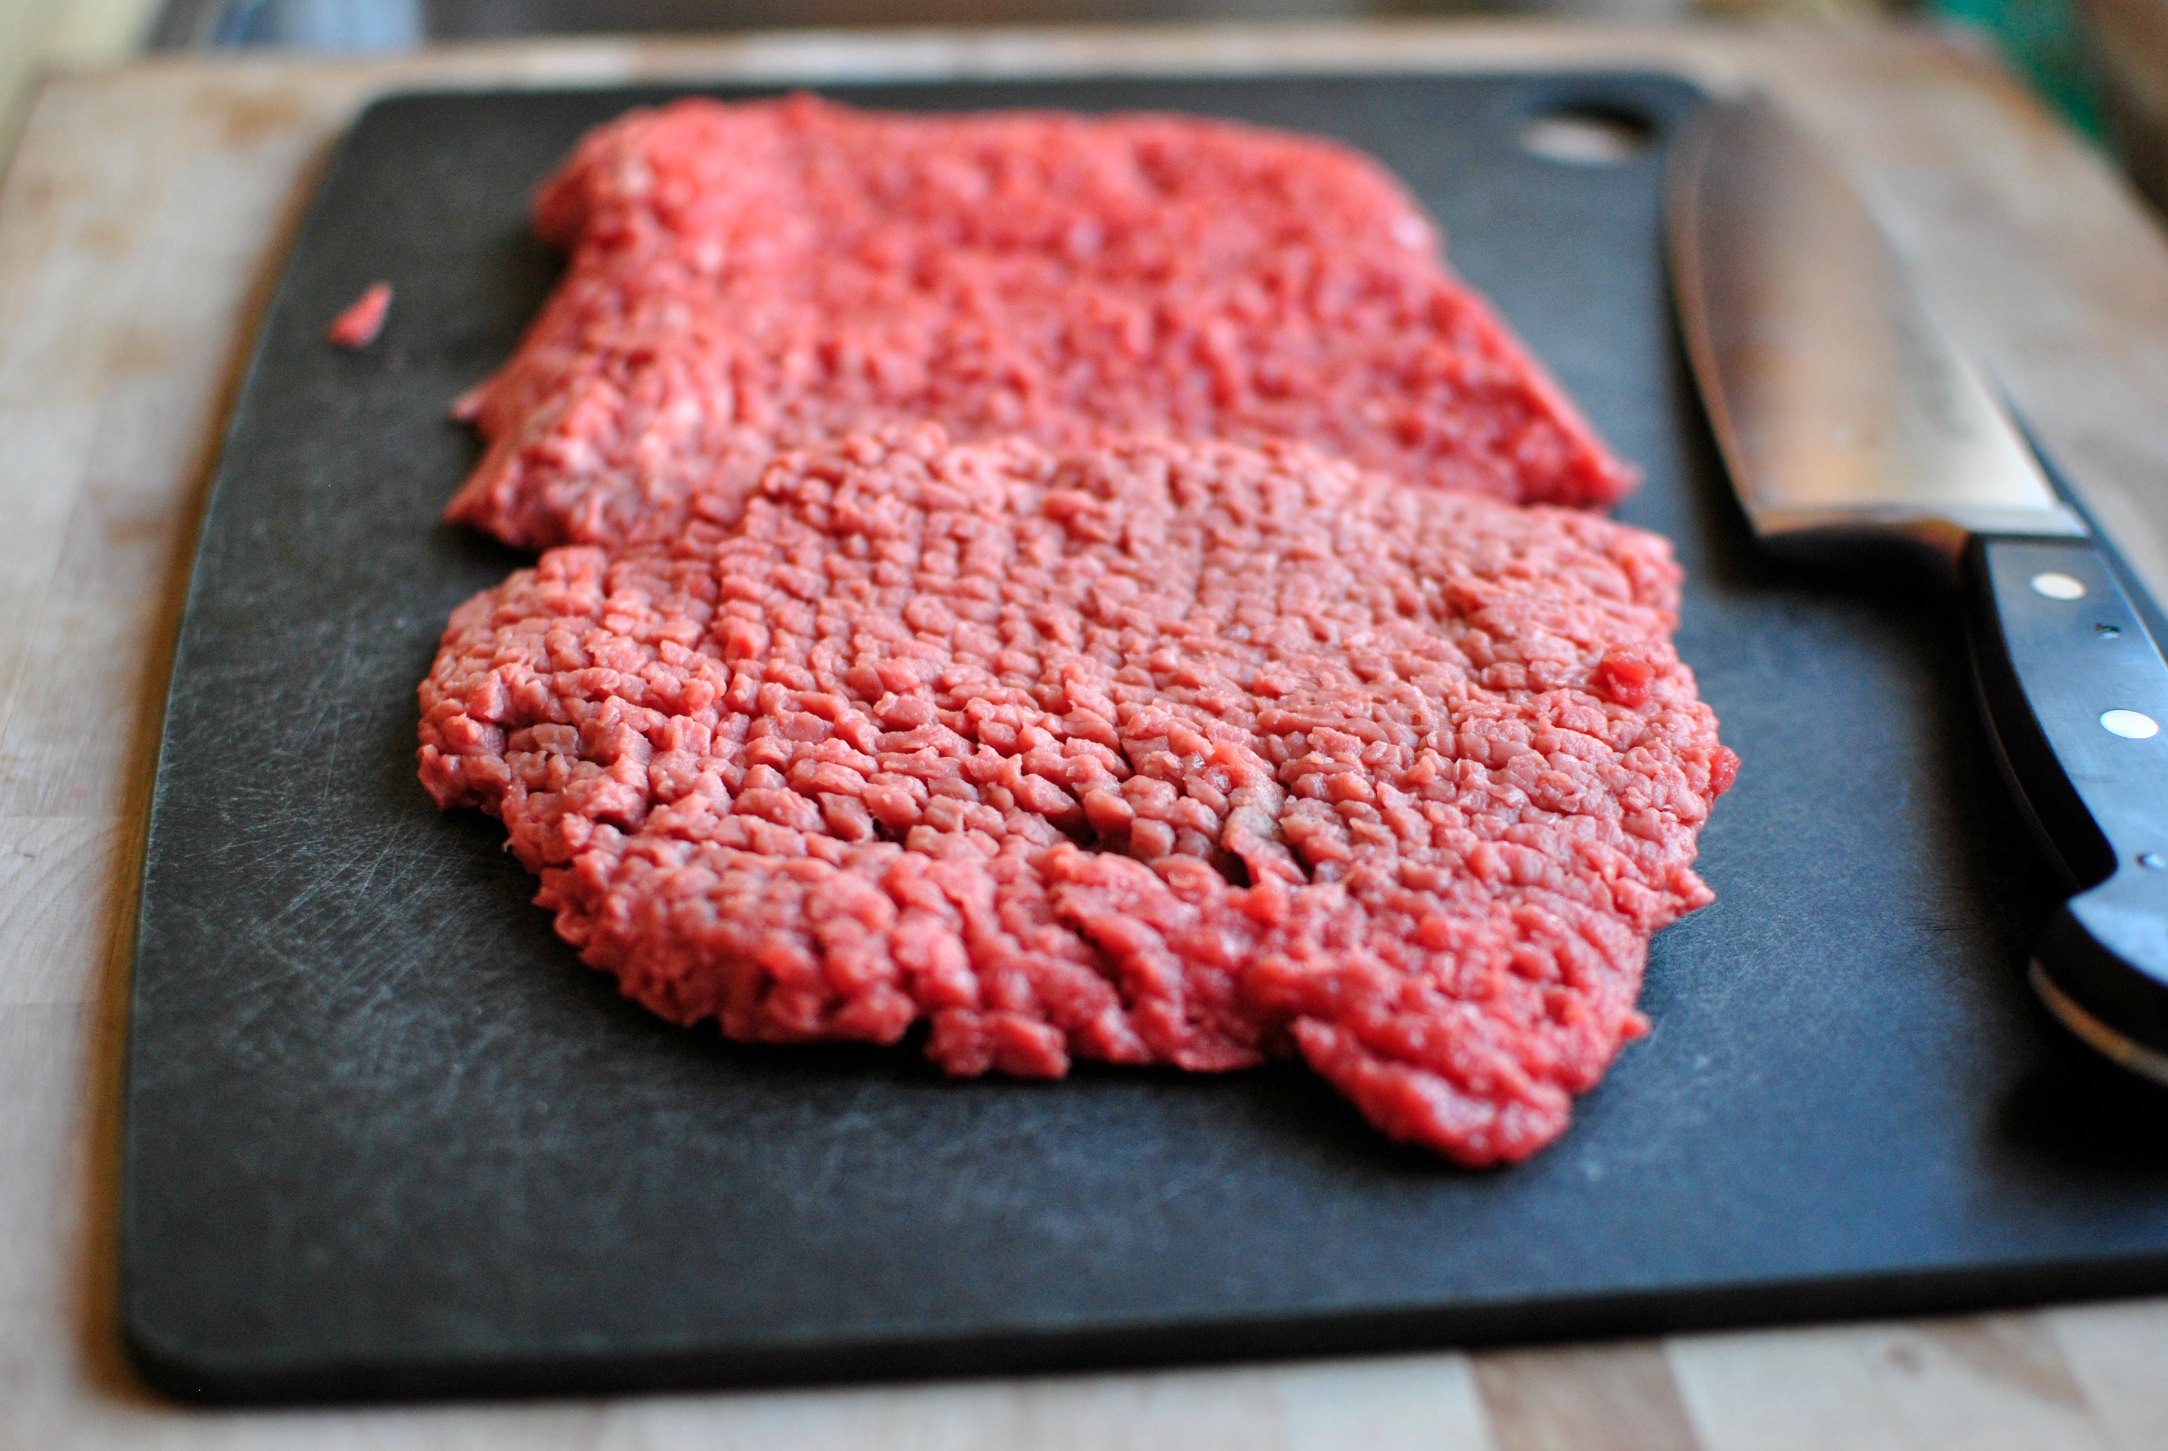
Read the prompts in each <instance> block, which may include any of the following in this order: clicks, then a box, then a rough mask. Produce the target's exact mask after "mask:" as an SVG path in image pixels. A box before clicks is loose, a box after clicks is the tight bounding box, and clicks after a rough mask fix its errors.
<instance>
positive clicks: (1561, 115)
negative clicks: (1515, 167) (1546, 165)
mask: <svg viewBox="0 0 2168 1451" xmlns="http://www.w3.org/2000/svg"><path fill="white" fill-rule="evenodd" d="M1655 140H1656V122H1655V120H1654V118H1652V117H1650V116H1648V115H1646V114H1644V113H1643V112H1641V111H1638V110H1635V109H1634V108H1632V107H1630V106H1618V105H1609V104H1606V103H1603V102H1590V101H1574V102H1569V103H1567V104H1566V105H1562V106H1554V107H1552V108H1551V109H1550V110H1548V111H1544V112H1541V113H1540V114H1538V115H1536V116H1534V117H1532V118H1530V120H1529V122H1528V124H1527V125H1525V126H1523V127H1522V128H1521V135H1520V142H1521V149H1522V150H1524V151H1527V152H1530V153H1532V154H1533V155H1536V156H1540V157H1542V158H1543V159H1544V160H1545V161H1556V162H1560V163H1562V164H1564V165H1567V166H1617V165H1620V164H1621V163H1623V162H1628V161H1631V160H1633V159H1634V158H1635V157H1637V156H1639V155H1641V153H1642V152H1644V151H1646V150H1648V149H1649V147H1650V146H1651V145H1652V144H1653V143H1654V142H1655Z"/></svg>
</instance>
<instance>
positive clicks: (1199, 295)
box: [449, 97, 1633, 547]
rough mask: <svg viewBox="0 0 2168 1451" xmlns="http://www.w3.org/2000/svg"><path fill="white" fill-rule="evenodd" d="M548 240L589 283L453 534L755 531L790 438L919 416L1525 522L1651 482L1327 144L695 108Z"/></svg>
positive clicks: (1356, 168)
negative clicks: (693, 523) (1392, 490)
mask: <svg viewBox="0 0 2168 1451" xmlns="http://www.w3.org/2000/svg"><path fill="white" fill-rule="evenodd" d="M535 218H536V225H537V227H538V229H539V230H540V232H541V234H542V235H543V236H544V237H545V238H547V239H548V240H550V241H551V242H554V243H556V244H559V245H561V246H563V247H565V248H566V249H567V250H568V251H569V252H570V268H569V270H568V272H567V274H566V276H565V279H564V281H563V283H562V284H561V285H560V286H559V288H558V289H557V291H556V293H555V294H554V295H553V296H552V297H551V298H550V300H549V302H548V304H547V306H546V307H545V308H544V310H543V312H542V315H541V317H540V318H539V319H538V320H537V321H536V323H535V324H534V326H533V328H532V330H531V331H530V332H529V334H528V336H527V338H526V340H525V341H524V342H523V343H522V344H521V346H520V349H519V351H518V352H517V354H516V355H515V356H514V357H513V358H512V359H511V360H510V362H509V363H507V364H506V366H505V367H504V368H503V369H502V371H500V372H499V373H497V374H496V375H495V376H494V377H493V378H491V379H490V380H489V381H488V382H487V383H485V384H484V385H482V386H481V387H480V388H478V389H477V390H476V391H475V392H474V393H472V394H470V395H469V396H468V398H467V399H465V400H463V401H462V403H461V408H460V411H461V413H462V416H465V417H469V418H471V419H472V420H473V421H474V422H475V423H476V424H477V425H478V426H479V428H480V430H481V432H482V434H483V436H484V437H485V438H486V439H487V440H488V443H489V448H488V450H487V453H486V455H485V456H484V458H483V460H482V462H481V464H480V465H479V467H478V468H477V469H476V470H475V472H474V474H473V476H472V477H471V478H470V479H469V481H468V482H467V484H466V486H465V487H464V488H463V489H462V490H461V491H460V493H459V495H458V497H457V498H456V499H455V500H454V501H453V502H452V504H451V507H450V510H449V513H450V516H451V517H452V518H454V519H457V520H463V521H465V522H468V523H471V524H474V525H476V526H478V527H480V528H483V529H487V530H489V531H490V532H492V533H494V534H497V535H498V536H500V537H501V538H503V539H505V540H506V541H508V542H510V543H513V544H518V545H526V546H534V547H543V546H549V545H554V544H559V543H565V542H568V541H569V542H590V543H593V542H609V541H611V540H614V539H618V538H621V537H624V536H625V534H626V533H627V532H628V531H630V530H632V529H633V528H635V527H636V526H640V527H649V526H652V527H660V528H671V527H675V526H676V524H677V522H678V521H679V519H680V517H681V515H682V512H683V510H684V508H685V507H686V505H687V502H688V500H689V499H690V498H692V497H693V496H694V495H695V494H696V493H697V494H698V496H699V497H701V498H702V499H704V500H705V501H706V503H707V505H708V507H710V508H711V509H713V510H716V511H719V512H720V513H721V514H722V515H723V516H725V517H727V516H728V515H729V513H731V512H732V511H734V510H735V509H736V508H737V507H738V505H739V504H740V503H741V502H742V499H743V497H744V494H745V491H746V490H747V489H749V488H750V487H751V486H752V482H753V480H754V479H755V478H757V476H758V473H759V469H760V466H761V465H762V464H763V463H764V462H765V460H766V459H767V457H768V456H769V455H770V454H771V453H772V452H773V451H774V450H775V448H777V447H778V446H797V445H801V444H807V443H813V442H818V441H819V440H822V439H826V438H831V437H840V436H842V435H844V434H846V433H850V432H857V431H871V430H873V429H875V428H878V427H881V426H886V425H892V424H902V425H910V424H915V423H918V422H920V421H933V422H938V423H941V424H943V425H945V426H946V427H947V428H948V429H949V430H950V431H951V433H952V434H953V435H954V436H957V437H959V438H986V437H994V436H1000V435H1009V434H1015V435H1021V436H1024V437H1028V438H1031V439H1034V440H1036V441H1037V442H1039V443H1041V444H1044V445H1047V446H1049V447H1053V448H1056V449H1074V448H1081V447H1086V446H1089V445H1090V444H1091V443H1092V442H1094V441H1095V440H1098V439H1101V438H1111V437H1117V436H1131V435H1154V434H1163V435H1169V436H1178V437H1194V438H1205V437H1213V438H1225V439H1231V440H1234V441H1238V442H1251V443H1263V442H1269V441H1274V440H1280V439H1295V440H1301V441H1307V442H1309V443H1312V444H1315V445H1317V446H1318V447H1321V448H1323V449H1326V450H1328V451H1330V452H1333V453H1336V454H1338V455H1340V456H1342V457H1345V458H1349V459H1352V460H1354V461H1356V462H1359V463H1362V464H1364V465H1367V466H1370V467H1373V468H1377V469H1380V470H1382V471H1384V472H1387V473H1389V474H1391V475H1393V476H1394V477H1397V478H1400V479H1404V480H1408V481H1412V482H1417V483H1423V484H1430V485H1436V486H1438V487H1441V488H1448V489H1456V490H1465V491H1469V492H1473V493H1479V494H1486V495H1491V496H1494V497H1498V498H1506V499H1515V500H1524V501H1537V502H1549V503H1562V504H1576V505H1598V506H1601V505H1607V504H1610V503H1612V502H1614V501H1615V500H1616V499H1617V498H1618V497H1619V496H1620V495H1621V494H1622V493H1624V492H1625V491H1626V490H1627V489H1628V488H1629V487H1630V486H1631V485H1632V482H1633V474H1632V471H1631V470H1630V469H1629V468H1627V467H1626V466H1625V465H1624V464H1622V463H1621V462H1619V461H1618V460H1617V459H1616V458H1614V457H1613V456H1612V455H1611V454H1610V453H1609V452H1608V451H1607V450H1606V449H1605V448H1604V446H1603V444H1602V443H1601V442H1600V441H1599V440H1598V439H1597V438H1596V437H1595V436H1594V434H1593V433H1592V432H1591V431H1590V430H1589V428H1588V427H1587V425H1586V424H1585V423H1583V422H1582V420H1581V419H1580V418H1579V417H1578V416H1577V415H1576V413H1575V412H1574V410H1573V407H1572V405H1571V404H1570V403H1569V402H1568V401H1567V400H1566V398H1565V397H1564V395H1563V394H1562V393H1561V392H1560V391H1559V389H1558V388H1557V386H1556V385H1555V384H1553V383H1552V382H1551V380H1550V379H1549V378H1548V377H1546V376H1545V374H1544V372H1543V370H1542V369H1541V367H1540V366H1538V365H1537V363H1536V362H1535V361H1534V360H1533V359H1532V358H1531V357H1530V356H1529V355H1528V353H1527V352H1526V351H1525V350H1523V348H1522V347H1521V346H1520V344H1519V343H1518V342H1517V341H1516V340H1515V339H1514V338H1513V336H1512V335H1511V334H1510V333H1509V332H1508V331H1507V329H1506V328H1505V326H1504V325H1503V324H1502V323H1501V322H1500V321H1499V319H1498V317H1497V316H1496V315H1495V314H1494V313H1493V312H1492V311H1491V310H1490V308H1489V307H1488V306H1487V305H1486V304H1485V303H1484V302H1483V300H1482V299H1481V298H1480V297H1478V296H1477V295H1476V294H1475V293H1474V292H1472V291H1471V290H1470V289H1469V288H1467V287H1466V286H1465V285H1463V284H1461V283H1460V282H1458V281H1457V280H1455V279H1454V278H1453V277H1452V276H1451V275H1450V274H1449V273H1448V272H1447V271H1446V270H1445V269H1444V268H1443V267H1442V266H1441V265H1440V263H1439V261H1438V251H1437V238H1436V235H1435V233H1434V231H1433V229H1432V227H1431V225H1430V223H1429V221H1428V220H1427V219H1426V218H1425V217H1424V215H1423V213H1422V212H1421V210H1420V209H1419V208H1418V207H1417V206H1416V205H1415V203H1414V201H1413V200H1412V199H1410V198H1409V197H1408V195H1407V194H1406V193H1405V192H1404V191H1403V190H1402V189H1401V188H1400V187H1399V186H1398V185H1397V184H1396V183H1395V182H1394V181H1393V179H1392V178H1391V177H1390V176H1389V175H1387V174H1386V172H1385V171H1384V170H1383V169H1382V168H1380V167H1379V166H1377V165H1376V164H1375V163H1373V162H1371V161H1369V160H1368V159H1367V158H1364V157H1362V156H1360V155H1358V154H1356V153H1354V152H1352V151H1350V150H1348V149H1346V148H1344V147H1340V146H1337V145H1334V144H1332V143H1329V142H1325V141H1321V140H1317V139H1314V138H1309V137H1301V136H1294V135H1287V134H1282V133H1278V132H1272V131H1265V130H1260V129H1256V128H1251V127H1244V126H1238V125H1233V124H1229V123H1223V122H1213V121H1204V120H1198V119H1195V118H1187V117H1173V116H1140V115H1129V116H1115V117H1108V118H1100V119H1092V118H1087V117H1082V116H1073V115H1061V114H1053V113H1015V112H1008V113H987V114H980V115H964V116H941V117H917V116H905V115H896V114H887V113H881V112H868V111H857V110H852V109H848V108H845V107H842V106H837V105H832V104H829V103H825V102H822V101H818V100H814V99H812V98H809V97H796V98H792V99H789V100H784V101H767V102H755V103H748V104H737V105H723V104H718V103H715V102H711V101H702V100H689V101H683V102H679V103H677V104H674V105H671V106H668V107H665V108H663V109H661V110H655V111H644V112H635V113H633V114H632V115H629V116H627V117H625V118H623V119H621V120H618V121H615V122H613V123H611V124H610V125H607V126H604V127H602V128H600V129H599V130H597V131H595V132H593V133H592V134H590V135H589V136H588V137H587V138H586V139H585V140H584V141H582V142H581V144H580V145H579V147H578V149H577V150H576V151H575V152H574V154H573V156H572V158H571V159H570V160H569V161H568V162H567V163H566V165H565V166H564V168H563V169H562V170H561V171H560V172H558V173H557V175H556V176H555V177H553V178H552V179H551V180H550V181H549V183H548V184H547V185H546V186H545V187H544V188H543V190H542V192H541V195H540V197H539V199H538V201H537V203H536V209H535Z"/></svg>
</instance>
